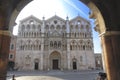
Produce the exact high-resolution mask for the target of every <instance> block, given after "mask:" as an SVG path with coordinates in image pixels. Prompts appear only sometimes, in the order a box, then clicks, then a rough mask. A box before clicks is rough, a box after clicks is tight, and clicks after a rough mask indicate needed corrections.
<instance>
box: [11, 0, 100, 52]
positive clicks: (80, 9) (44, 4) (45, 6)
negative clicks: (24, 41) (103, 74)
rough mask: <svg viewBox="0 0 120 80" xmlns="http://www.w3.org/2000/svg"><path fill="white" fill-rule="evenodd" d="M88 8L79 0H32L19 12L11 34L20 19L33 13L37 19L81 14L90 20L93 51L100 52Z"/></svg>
mask: <svg viewBox="0 0 120 80" xmlns="http://www.w3.org/2000/svg"><path fill="white" fill-rule="evenodd" d="M89 12H90V9H89V8H88V7H87V6H86V5H84V4H83V3H82V2H80V1H79V0H33V1H32V2H30V3H29V4H27V5H26V6H25V7H24V8H23V9H22V11H21V12H20V13H19V15H18V17H17V19H16V23H17V25H16V26H15V27H14V30H13V34H14V35H17V32H18V25H19V22H20V20H22V19H24V18H26V17H28V16H30V15H33V16H35V17H37V18H38V19H42V17H45V19H48V18H50V17H52V16H54V15H57V16H59V17H61V18H63V19H66V17H67V16H68V17H69V19H72V18H74V17H76V16H78V15H79V16H82V17H83V18H85V19H87V20H90V22H91V25H92V30H93V42H94V52H95V53H101V46H100V39H99V36H98V33H97V32H95V31H94V29H93V28H94V24H93V20H92V19H89Z"/></svg>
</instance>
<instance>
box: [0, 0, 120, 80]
mask: <svg viewBox="0 0 120 80" xmlns="http://www.w3.org/2000/svg"><path fill="white" fill-rule="evenodd" d="M30 1H32V0H0V80H5V79H6V77H5V76H6V73H7V70H6V68H7V58H8V53H9V43H10V32H12V30H13V28H12V26H14V25H15V19H16V17H17V15H18V14H19V13H20V11H21V9H22V8H24V6H25V5H27V4H28V3H29V2H30ZM81 1H82V2H84V3H85V4H86V5H87V6H88V7H89V8H90V9H91V10H92V12H91V15H90V17H91V18H94V19H95V20H96V21H95V24H96V26H95V30H96V31H98V32H99V34H100V38H101V45H102V50H103V57H104V63H105V71H106V73H107V78H108V80H120V22H119V21H120V20H119V19H120V5H119V3H120V1H119V0H81ZM51 56H52V55H51ZM74 61H75V60H74ZM55 62H58V60H55V61H54V63H55ZM36 63H37V60H36ZM73 64H74V65H75V64H76V63H75V62H73ZM36 65H37V64H36ZM55 68H56V67H55ZM74 68H76V66H74ZM36 69H37V67H36Z"/></svg>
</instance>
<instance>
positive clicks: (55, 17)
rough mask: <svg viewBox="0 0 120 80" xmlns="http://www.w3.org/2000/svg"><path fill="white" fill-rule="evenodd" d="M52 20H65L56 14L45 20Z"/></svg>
mask: <svg viewBox="0 0 120 80" xmlns="http://www.w3.org/2000/svg"><path fill="white" fill-rule="evenodd" d="M53 20H59V21H63V22H65V20H64V19H62V18H60V17H59V16H57V15H54V16H53V17H51V18H49V19H47V20H46V22H49V21H53Z"/></svg>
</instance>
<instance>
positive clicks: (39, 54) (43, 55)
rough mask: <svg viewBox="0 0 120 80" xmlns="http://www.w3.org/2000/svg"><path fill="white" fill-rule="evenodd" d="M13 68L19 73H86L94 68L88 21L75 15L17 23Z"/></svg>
mask: <svg viewBox="0 0 120 80" xmlns="http://www.w3.org/2000/svg"><path fill="white" fill-rule="evenodd" d="M15 64H16V65H15V66H16V67H17V68H18V69H19V70H87V69H94V68H95V57H94V49H93V37H92V29H91V25H90V22H89V21H88V20H85V19H84V18H82V17H80V16H77V17H75V18H74V19H71V20H69V19H68V17H67V18H66V20H64V19H62V18H60V17H59V16H57V15H55V16H53V17H51V18H49V19H47V20H45V18H44V17H43V19H42V20H40V19H38V18H36V17H34V16H29V17H27V18H25V19H23V20H21V21H20V25H19V29H18V36H17V47H16V59H15Z"/></svg>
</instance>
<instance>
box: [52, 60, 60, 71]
mask: <svg viewBox="0 0 120 80" xmlns="http://www.w3.org/2000/svg"><path fill="white" fill-rule="evenodd" d="M58 63H59V62H58V59H53V69H54V70H57V69H59V68H58Z"/></svg>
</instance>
